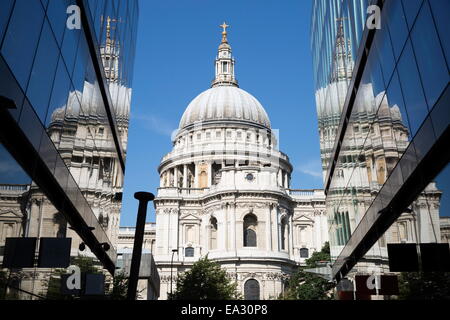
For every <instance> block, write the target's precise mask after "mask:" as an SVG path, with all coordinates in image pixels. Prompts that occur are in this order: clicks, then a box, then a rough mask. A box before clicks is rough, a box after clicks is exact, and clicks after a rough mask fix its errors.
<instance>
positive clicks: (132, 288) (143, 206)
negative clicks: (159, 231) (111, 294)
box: [127, 192, 155, 300]
mask: <svg viewBox="0 0 450 320" xmlns="http://www.w3.org/2000/svg"><path fill="white" fill-rule="evenodd" d="M134 198H135V199H137V200H139V209H138V214H137V219H136V232H135V234H134V245H133V256H132V259H131V266H130V276H129V279H128V292H127V299H128V300H136V290H137V284H138V281H139V269H140V266H141V258H142V242H143V240H144V232H145V217H146V216H147V205H148V203H149V201H153V200H154V199H155V196H154V195H153V194H151V193H149V192H136V193H135V194H134Z"/></svg>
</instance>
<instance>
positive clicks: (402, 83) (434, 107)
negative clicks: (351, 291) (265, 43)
mask: <svg viewBox="0 0 450 320" xmlns="http://www.w3.org/2000/svg"><path fill="white" fill-rule="evenodd" d="M369 6H377V8H379V9H380V16H379V17H377V19H378V20H377V21H379V22H380V28H372V27H368V26H367V24H366V21H367V19H371V17H372V14H373V13H374V11H373V7H370V8H369ZM368 9H369V13H368ZM449 12H450V1H449V0H385V1H381V0H372V1H368V0H367V1H366V0H343V1H341V0H331V1H330V0H315V1H314V4H313V13H312V24H311V49H312V53H313V65H314V71H315V72H314V74H315V89H316V107H317V113H318V119H319V133H320V145H321V158H322V168H323V178H324V186H325V192H326V195H327V217H328V227H329V234H330V248H331V255H332V260H333V266H332V276H333V278H334V279H335V280H336V281H337V282H339V281H340V280H341V279H343V278H349V279H354V277H355V275H358V274H365V275H371V274H391V273H392V274H396V273H394V272H390V271H391V268H390V267H389V264H390V263H392V256H391V254H388V249H387V248H388V245H389V244H393V243H403V244H419V243H420V244H429V243H439V242H442V241H448V235H447V234H448V228H445V227H444V225H445V222H446V221H447V220H448V218H446V217H448V216H449V215H450V197H449V193H450V189H449V187H450V186H449V185H450V168H449V167H448V161H449V159H450V153H449V150H448V145H450V140H449V120H450V89H449V80H450V76H449V66H450V34H449V32H448V26H447V22H446V21H445V20H446V19H447V18H448V17H449ZM371 21H372V20H371ZM442 239H444V240H442ZM445 239H447V240H445ZM414 250H416V249H414ZM425 251H426V250H425V249H423V251H422V259H423V261H425V260H426V259H425V255H426V252H425ZM444 251H445V250H444ZM447 251H448V249H447ZM419 252H420V250H419ZM446 254H448V252H447V253H445V252H444V255H446ZM388 256H389V257H390V258H391V261H389V259H388ZM419 256H420V254H419ZM434 258H435V259H438V258H436V257H434ZM427 259H428V258H427ZM438 260H439V259H438ZM423 261H422V262H423ZM397 275H398V274H397Z"/></svg>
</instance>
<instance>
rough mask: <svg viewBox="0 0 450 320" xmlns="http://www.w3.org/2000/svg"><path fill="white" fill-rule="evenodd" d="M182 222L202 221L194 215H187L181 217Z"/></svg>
mask: <svg viewBox="0 0 450 320" xmlns="http://www.w3.org/2000/svg"><path fill="white" fill-rule="evenodd" d="M180 220H181V221H202V219H200V218H199V217H196V216H194V215H193V214H192V213H188V214H185V215H184V216H182V217H180Z"/></svg>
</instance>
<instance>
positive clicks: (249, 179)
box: [245, 173, 255, 181]
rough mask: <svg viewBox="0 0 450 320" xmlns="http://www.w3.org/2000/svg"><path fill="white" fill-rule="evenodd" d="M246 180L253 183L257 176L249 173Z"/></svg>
mask: <svg viewBox="0 0 450 320" xmlns="http://www.w3.org/2000/svg"><path fill="white" fill-rule="evenodd" d="M245 179H247V181H253V180H255V176H254V175H253V173H248V174H247V175H246V176H245Z"/></svg>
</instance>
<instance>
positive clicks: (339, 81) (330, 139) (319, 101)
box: [316, 17, 441, 272]
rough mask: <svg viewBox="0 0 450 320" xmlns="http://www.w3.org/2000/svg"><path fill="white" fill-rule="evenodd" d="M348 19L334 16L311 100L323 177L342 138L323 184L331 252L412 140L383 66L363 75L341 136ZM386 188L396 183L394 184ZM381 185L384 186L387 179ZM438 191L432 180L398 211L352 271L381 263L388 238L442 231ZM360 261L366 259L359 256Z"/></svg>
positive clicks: (350, 62) (349, 66)
mask: <svg viewBox="0 0 450 320" xmlns="http://www.w3.org/2000/svg"><path fill="white" fill-rule="evenodd" d="M348 20H349V19H348V18H345V17H344V18H338V19H336V23H335V27H336V36H335V39H336V40H335V42H334V43H335V46H334V49H333V56H332V57H333V58H332V59H330V65H329V67H330V69H329V70H330V72H329V73H328V72H327V70H321V71H323V73H320V72H319V74H318V75H316V87H317V90H316V107H317V114H318V122H319V136H320V149H321V160H322V169H323V179H324V182H325V183H327V181H328V174H329V172H328V170H329V168H330V162H331V161H332V156H333V152H334V148H335V146H336V140H342V145H341V146H340V153H339V157H338V159H337V162H336V165H335V168H334V171H333V176H332V179H331V184H330V185H329V189H328V192H327V217H328V218H327V219H328V227H329V235H330V249H331V255H332V258H333V259H336V257H337V256H338V255H339V253H340V252H341V250H342V249H343V248H344V246H345V245H346V244H347V241H348V240H349V239H350V237H351V235H352V233H353V232H354V231H355V229H356V228H357V227H358V225H359V222H360V221H361V219H362V217H363V216H364V214H365V213H366V212H367V210H368V209H369V208H370V206H371V205H372V202H373V201H374V199H375V198H376V197H377V195H378V193H379V192H380V190H381V189H382V187H383V186H384V184H385V182H386V180H387V179H388V177H389V176H390V174H391V173H392V171H393V169H394V167H395V166H396V165H397V163H398V161H399V159H400V158H401V157H402V156H403V154H404V153H405V151H406V149H407V147H408V145H409V142H410V141H411V132H410V130H409V128H408V124H407V119H406V114H405V112H404V110H402V108H401V106H402V103H401V101H399V99H398V98H397V97H396V96H394V95H392V94H390V93H391V92H389V91H386V90H385V88H384V87H383V85H382V83H383V77H382V74H381V71H379V72H378V73H377V72H372V73H371V74H369V73H368V72H366V73H365V74H364V75H363V78H362V82H361V85H360V86H359V88H358V91H357V94H356V97H355V102H354V107H353V110H352V113H351V115H350V116H349V120H348V122H349V124H348V126H347V130H346V131H345V136H344V137H342V138H341V139H338V138H339V137H337V134H338V131H339V127H340V125H341V122H342V121H343V119H342V118H343V117H344V116H346V115H345V114H344V112H345V110H343V108H344V104H345V100H346V98H347V90H348V87H349V85H350V81H351V80H352V76H353V68H354V57H355V56H356V54H355V53H356V50H357V44H358V42H356V45H354V44H353V43H352V37H351V31H350V29H351V24H352V23H353V22H354V21H348ZM322 49H323V48H322ZM322 51H324V50H322ZM322 58H323V57H322ZM327 61H328V60H327ZM322 62H323V61H322ZM324 65H326V64H325V63H323V65H322V68H324V67H323V66H324ZM371 67H373V66H371ZM373 68H374V69H375V70H376V68H375V67H373ZM372 71H373V70H372ZM391 189H392V190H393V189H395V186H392V187H391ZM382 190H383V192H386V187H385V188H383V189H382ZM440 197H441V192H440V191H439V190H438V189H437V188H436V186H435V184H434V183H430V184H429V185H428V187H427V188H426V189H425V190H424V191H423V192H422V193H421V195H420V196H419V197H418V198H417V200H416V201H415V202H413V203H412V204H411V206H410V209H409V210H408V212H405V213H403V214H402V215H401V217H400V218H399V219H398V220H397V221H396V222H395V223H394V224H393V225H392V226H391V227H390V228H389V230H388V231H387V232H386V233H385V234H384V236H383V237H382V238H381V239H380V240H379V241H378V243H377V244H376V245H375V246H374V247H373V248H372V249H371V250H370V251H369V252H368V253H367V254H366V256H365V259H363V260H362V261H361V262H360V263H359V264H358V269H357V271H358V272H367V271H368V270H381V269H377V268H382V269H383V268H384V271H386V268H387V264H386V262H387V251H386V244H387V243H400V242H402V243H404V242H418V241H422V242H433V241H436V239H440V233H439V203H440ZM377 201H379V200H377ZM364 261H370V263H366V264H364ZM355 271H356V270H355Z"/></svg>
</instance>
